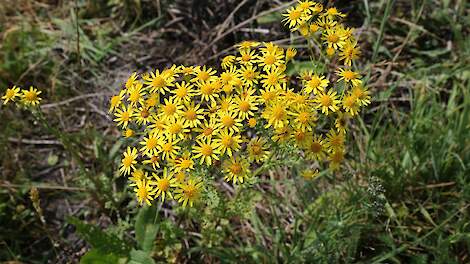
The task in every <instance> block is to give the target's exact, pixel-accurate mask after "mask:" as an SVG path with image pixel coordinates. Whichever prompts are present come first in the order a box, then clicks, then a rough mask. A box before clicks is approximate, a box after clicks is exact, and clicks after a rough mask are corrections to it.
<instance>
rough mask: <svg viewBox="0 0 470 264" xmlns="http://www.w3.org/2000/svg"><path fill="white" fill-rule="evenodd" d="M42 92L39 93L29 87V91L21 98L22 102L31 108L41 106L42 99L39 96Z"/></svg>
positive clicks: (25, 91) (24, 91) (24, 92)
mask: <svg viewBox="0 0 470 264" xmlns="http://www.w3.org/2000/svg"><path fill="white" fill-rule="evenodd" d="M40 94H41V91H38V90H37V89H36V88H34V87H33V86H31V87H29V90H23V94H22V96H21V100H22V102H23V103H24V104H25V105H29V106H36V105H39V102H40V101H41V98H40V97H39V95H40Z"/></svg>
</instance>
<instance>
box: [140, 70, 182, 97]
mask: <svg viewBox="0 0 470 264" xmlns="http://www.w3.org/2000/svg"><path fill="white" fill-rule="evenodd" d="M143 79H144V80H145V82H144V83H145V84H146V85H147V87H148V88H150V92H151V93H154V92H155V93H161V94H165V92H167V91H170V88H169V87H172V86H173V85H174V84H173V82H174V80H175V79H174V78H173V77H172V76H167V74H164V73H163V72H162V73H160V71H159V70H158V69H156V70H155V72H153V71H152V72H150V75H149V76H144V77H143Z"/></svg>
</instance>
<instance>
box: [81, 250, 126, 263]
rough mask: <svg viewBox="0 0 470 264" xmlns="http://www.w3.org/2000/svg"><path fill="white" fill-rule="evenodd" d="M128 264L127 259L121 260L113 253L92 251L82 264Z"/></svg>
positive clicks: (82, 260) (86, 255)
mask: <svg viewBox="0 0 470 264" xmlns="http://www.w3.org/2000/svg"><path fill="white" fill-rule="evenodd" d="M116 263H126V258H119V257H118V256H116V255H114V254H112V253H103V252H101V251H99V250H96V249H92V250H90V251H88V252H87V253H86V254H85V255H84V256H83V257H82V258H81V259H80V264H116Z"/></svg>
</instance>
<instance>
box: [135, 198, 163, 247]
mask: <svg viewBox="0 0 470 264" xmlns="http://www.w3.org/2000/svg"><path fill="white" fill-rule="evenodd" d="M156 215H157V209H156V207H155V206H145V207H142V208H141V209H140V210H139V213H138V214H137V220H136V221H135V238H136V240H137V243H138V244H139V247H140V248H141V249H142V250H143V251H146V252H150V251H152V249H153V246H154V240H155V237H156V235H157V232H158V227H157V225H156V223H155V222H154V221H155V217H156Z"/></svg>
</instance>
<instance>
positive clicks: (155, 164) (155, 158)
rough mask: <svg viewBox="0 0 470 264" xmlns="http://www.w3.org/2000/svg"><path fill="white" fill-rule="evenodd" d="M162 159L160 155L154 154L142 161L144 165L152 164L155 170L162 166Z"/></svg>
mask: <svg viewBox="0 0 470 264" xmlns="http://www.w3.org/2000/svg"><path fill="white" fill-rule="evenodd" d="M160 161H161V158H160V156H158V155H153V156H150V158H148V159H146V160H144V161H143V162H142V163H143V164H144V165H150V166H152V168H153V169H154V170H156V169H157V168H160Z"/></svg>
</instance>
